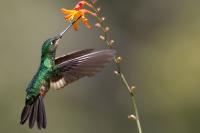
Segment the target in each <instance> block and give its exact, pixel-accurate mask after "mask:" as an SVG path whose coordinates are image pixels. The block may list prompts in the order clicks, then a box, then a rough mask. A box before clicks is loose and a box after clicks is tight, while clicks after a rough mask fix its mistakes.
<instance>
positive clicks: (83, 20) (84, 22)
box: [82, 18, 92, 29]
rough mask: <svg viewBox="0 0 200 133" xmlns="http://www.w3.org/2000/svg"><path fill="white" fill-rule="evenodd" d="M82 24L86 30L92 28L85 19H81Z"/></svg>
mask: <svg viewBox="0 0 200 133" xmlns="http://www.w3.org/2000/svg"><path fill="white" fill-rule="evenodd" d="M82 22H83V24H84V25H85V26H86V27H87V28H88V29H91V28H92V26H91V25H90V23H89V21H88V19H87V18H82Z"/></svg>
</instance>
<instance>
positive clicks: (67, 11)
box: [60, 8, 76, 14]
mask: <svg viewBox="0 0 200 133" xmlns="http://www.w3.org/2000/svg"><path fill="white" fill-rule="evenodd" d="M60 11H61V12H62V13H63V14H73V13H74V12H76V10H66V9H65V8H62V9H60Z"/></svg>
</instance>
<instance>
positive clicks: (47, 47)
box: [42, 35, 62, 55]
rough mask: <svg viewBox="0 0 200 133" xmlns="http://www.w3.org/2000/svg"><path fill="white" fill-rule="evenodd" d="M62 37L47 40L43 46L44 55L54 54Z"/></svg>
mask: <svg viewBox="0 0 200 133" xmlns="http://www.w3.org/2000/svg"><path fill="white" fill-rule="evenodd" d="M61 37H62V36H61V35H57V36H55V37H53V38H49V39H47V40H46V41H45V42H44V43H43V45H42V54H43V55H45V54H49V53H54V52H55V51H56V48H57V47H58V44H59V41H60V40H61Z"/></svg>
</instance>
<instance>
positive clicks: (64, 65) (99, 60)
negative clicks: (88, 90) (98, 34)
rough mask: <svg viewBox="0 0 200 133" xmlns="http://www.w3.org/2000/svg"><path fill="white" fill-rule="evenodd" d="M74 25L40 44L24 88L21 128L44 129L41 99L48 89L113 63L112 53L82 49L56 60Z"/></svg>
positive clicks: (88, 75) (86, 75) (43, 109)
mask: <svg viewBox="0 0 200 133" xmlns="http://www.w3.org/2000/svg"><path fill="white" fill-rule="evenodd" d="M75 22H76V21H74V22H72V23H70V24H69V26H68V27H67V28H66V29H65V30H64V31H63V32H61V33H60V34H58V35H56V36H55V37H53V38H49V39H47V40H46V41H45V42H44V43H43V45H42V50H41V61H40V65H39V68H38V70H37V72H36V74H35V75H34V76H33V79H32V80H31V82H30V83H29V85H28V87H27V88H26V97H25V105H24V108H23V110H22V113H21V120H20V124H22V125H23V124H25V123H26V122H27V121H28V123H29V128H33V127H34V125H35V123H37V127H38V129H45V128H46V126H47V118H46V113H45V105H44V98H45V95H46V93H47V92H48V91H49V89H51V88H52V89H56V90H60V89H62V88H64V87H65V86H67V85H68V84H70V83H72V82H74V81H77V80H78V79H80V78H83V77H91V76H94V75H95V74H96V73H97V72H100V71H101V70H102V69H103V68H104V67H105V65H106V64H108V63H110V62H111V61H112V60H113V57H114V56H115V50H111V49H110V50H109V49H108V50H100V51H95V50H94V49H84V50H79V51H76V52H72V53H69V54H67V55H63V56H61V57H55V55H56V49H57V47H58V44H59V42H60V40H61V38H62V36H63V34H64V33H65V32H66V31H67V30H68V29H69V28H70V27H71V26H72V25H73V24H74V23H75Z"/></svg>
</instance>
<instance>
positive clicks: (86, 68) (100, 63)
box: [50, 49, 116, 89]
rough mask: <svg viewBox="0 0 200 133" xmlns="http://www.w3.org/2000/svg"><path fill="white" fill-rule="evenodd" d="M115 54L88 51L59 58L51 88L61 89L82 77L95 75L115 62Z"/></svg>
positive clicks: (109, 51)
mask: <svg viewBox="0 0 200 133" xmlns="http://www.w3.org/2000/svg"><path fill="white" fill-rule="evenodd" d="M115 53H116V52H115V50H102V51H93V50H92V49H86V50H81V51H78V52H74V53H72V54H69V55H66V56H62V57H60V58H57V59H56V60H55V69H54V71H53V73H52V76H51V78H50V82H51V83H50V87H51V88H54V89H61V88H63V87H64V86H66V85H68V84H70V83H72V82H73V81H76V80H78V79H80V78H82V77H85V76H93V75H95V74H96V73H97V72H100V71H101V70H102V69H103V68H104V67H105V65H106V64H107V63H109V62H111V61H112V60H113V57H114V56H115Z"/></svg>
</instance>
